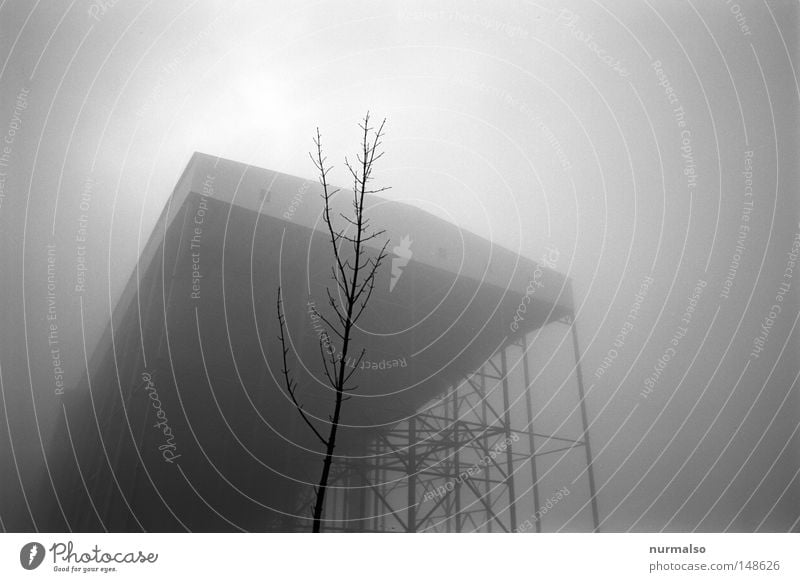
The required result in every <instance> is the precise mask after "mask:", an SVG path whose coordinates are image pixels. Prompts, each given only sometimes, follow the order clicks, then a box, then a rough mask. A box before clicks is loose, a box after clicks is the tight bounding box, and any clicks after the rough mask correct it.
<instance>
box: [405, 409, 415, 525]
mask: <svg viewBox="0 0 800 582" xmlns="http://www.w3.org/2000/svg"><path fill="white" fill-rule="evenodd" d="M416 444H417V419H416V417H415V416H412V417H411V418H410V419H409V420H408V527H407V531H409V532H412V533H413V532H416V531H417V455H416Z"/></svg>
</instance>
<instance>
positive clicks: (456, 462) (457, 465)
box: [451, 386, 461, 533]
mask: <svg viewBox="0 0 800 582" xmlns="http://www.w3.org/2000/svg"><path fill="white" fill-rule="evenodd" d="M452 395H453V447H454V449H455V452H454V453H453V472H452V474H451V478H453V477H452V475H455V476H456V477H455V478H454V480H455V483H454V487H453V493H454V497H455V516H456V524H455V525H456V528H455V529H456V533H461V481H459V480H458V474H459V473H460V472H461V459H460V451H461V441H459V440H458V439H459V435H458V432H459V431H458V423H459V420H458V408H459V407H458V387H457V386H454V387H453V391H452Z"/></svg>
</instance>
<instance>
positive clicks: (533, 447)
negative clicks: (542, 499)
mask: <svg viewBox="0 0 800 582" xmlns="http://www.w3.org/2000/svg"><path fill="white" fill-rule="evenodd" d="M522 375H523V380H524V381H525V406H526V408H527V410H528V445H529V446H530V451H531V459H530V460H531V479H532V480H533V481H532V483H533V510H534V515H537V516H538V515H539V479H538V478H537V474H536V437H534V436H533V403H532V402H531V379H530V372H529V371H528V334H524V335H523V336H522ZM541 532H542V520H541V519H537V520H536V533H541Z"/></svg>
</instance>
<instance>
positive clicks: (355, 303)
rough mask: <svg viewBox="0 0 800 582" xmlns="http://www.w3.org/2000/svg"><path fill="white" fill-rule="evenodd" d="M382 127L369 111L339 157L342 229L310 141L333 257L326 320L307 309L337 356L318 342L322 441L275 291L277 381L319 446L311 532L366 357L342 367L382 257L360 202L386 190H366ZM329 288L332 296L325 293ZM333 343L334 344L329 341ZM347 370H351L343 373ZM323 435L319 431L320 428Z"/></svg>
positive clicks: (318, 143) (318, 145)
mask: <svg viewBox="0 0 800 582" xmlns="http://www.w3.org/2000/svg"><path fill="white" fill-rule="evenodd" d="M385 124H386V120H385V119H384V120H383V121H382V122H381V124H380V126H379V127H378V128H377V129H375V128H373V127H371V126H370V117H369V112H367V114H366V115H365V116H364V120H363V122H362V123H360V124H359V127H360V128H361V130H362V132H363V133H362V139H361V146H360V151H359V152H358V154H356V160H357V161H356V162H355V163H351V162H350V160H348V159H347V158H346V157H345V165H346V166H347V169H348V171H349V172H350V175H351V176H352V179H353V201H352V213H351V214H350V215H349V216H348V215H346V214H344V213H339V215H338V218H341V220H342V221H343V224H341V225H336V224H334V222H335V221H334V218H333V217H332V215H331V202H332V200H333V197H334V196H335V195H336V194H337V192H339V189H331V186H330V184H329V183H328V175H329V173H330V171H331V169H332V166H327V165H326V163H327V157H326V156H325V155H324V154H323V151H322V138H321V136H320V132H319V128H317V134H316V137H315V138H314V145H315V149H316V151H315V152H309V156H310V157H311V161H312V162H314V167H315V168H316V169H317V172H318V173H319V181H320V184H322V198H323V201H324V203H325V209H324V214H323V219H324V222H325V225H326V227H327V231H328V237H329V242H330V246H331V250H332V254H333V265H332V266H331V279H332V280H333V282H334V285H332V286H330V287H327V288H326V292H327V295H328V307H329V308H330V311H329V313H328V315H327V316H326V315H325V314H323V313H320V312H319V311H318V310H317V309H316V307H314V308H312V309H313V312H314V314H315V315H317V316H318V317H319V318H320V319H321V320H322V321H323V322H324V323H325V325H326V326H327V327H328V329H329V330H330V331H331V332H332V334H333V335H334V336H335V338H338V342H339V344H340V346H339V347H340V350H339V355H338V356H337V357H334V355H333V354H334V353H335V350H332V349H329V348H330V346H329V345H326V344H327V342H329V341H331V340H330V339H329V338H328V337H325V336H322V337H320V343H319V347H320V356H321V359H322V367H323V371H324V375H325V378H326V380H327V383H328V385H329V386H330V388H331V389H332V390H333V392H334V394H335V403H334V408H333V414H332V415H329V416H328V419H329V421H330V425H329V428H328V435H327V437H325V436H323V434H322V432H320V429H318V428H317V426H316V425H315V423H314V422H313V421H312V420H311V419H310V418H309V417H308V415H307V414H306V413H305V411H304V410H303V406H302V404H300V403H299V402H298V400H297V394H296V392H297V383H296V382H295V380H294V379H293V377H292V375H291V372H290V369H289V365H288V362H287V356H288V353H289V349H288V348H287V347H286V339H285V334H284V324H285V316H284V313H283V303H282V295H281V289H280V287H278V302H277V309H278V323H279V325H280V335H279V336H278V337H279V339H280V341H281V348H282V351H283V370H282V372H283V380H284V385H285V388H286V392H287V394H288V395H289V397H290V398H291V400H292V403H293V404H294V406H295V408H297V411H298V412H299V414H300V416H301V417H302V419H303V420H304V421H305V423H306V424H307V425H308V426H309V428H310V429H311V431H312V432H313V433H314V435H315V436H316V437H317V439H318V440H319V441H320V442H321V443H322V444H323V445H324V447H325V460H324V461H323V465H322V474H321V476H320V479H319V485H318V486H317V488H316V490H315V493H316V503H315V505H314V521H313V531H314V532H319V531H320V530H321V527H322V514H323V511H324V509H325V493H326V491H327V489H328V479H329V477H330V471H331V464H332V463H333V455H334V450H335V448H336V436H337V432H338V430H339V422H340V418H341V412H342V404H343V403H344V402H345V401H346V400H349V399H350V396H348V395H347V394H346V393H347V392H351V391H353V390H355V389H357V388H358V386H357V385H354V386H351V385H350V380H351V378H352V376H353V374H354V373H355V372H356V370H358V367H359V365H360V363H361V360H362V359H363V358H364V354H365V353H366V350H365V349H363V348H362V349H361V353H360V355H359V357H358V360H357V361H356V363H355V365H353V366H348V365H347V362H348V352H350V349H351V346H350V344H351V341H352V332H353V328H354V326H355V325H356V323H357V322H358V320H359V319H360V318H361V316H362V315H363V314H364V311H365V309H366V307H367V304H368V303H369V300H370V298H371V297H372V292H373V290H374V288H375V275H376V273H377V272H378V269H379V268H380V266H381V264H382V263H383V260H384V259H385V258H386V246H387V245H388V244H389V241H388V240H387V241H385V242H384V244H383V247H382V248H381V250H380V251H379V252H377V254H372V255H371V256H370V253H369V252H368V248H369V247H368V243H369V242H370V241H372V240H374V239H376V238H378V237H381V236H382V235H383V234H384V232H385V231H383V230H380V231H375V230H373V229H372V228H371V227H370V224H369V218H367V217H366V216H364V199H365V197H366V196H367V195H372V194H377V193H379V192H383V191H384V190H388V187H385V188H377V189H376V188H372V186H371V184H370V183H371V182H372V180H373V176H372V173H373V168H374V164H375V162H377V161H378V160H379V159H380V158H381V157H382V156H383V153H384V152H383V151H381V143H382V138H383V128H384V125H385ZM331 288H333V289H334V290H335V292H331ZM333 341H337V340H335V339H334V340H333ZM349 367H351V368H352V369H349V370H348V368H349ZM323 430H324V429H323Z"/></svg>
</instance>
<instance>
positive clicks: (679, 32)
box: [0, 0, 800, 531]
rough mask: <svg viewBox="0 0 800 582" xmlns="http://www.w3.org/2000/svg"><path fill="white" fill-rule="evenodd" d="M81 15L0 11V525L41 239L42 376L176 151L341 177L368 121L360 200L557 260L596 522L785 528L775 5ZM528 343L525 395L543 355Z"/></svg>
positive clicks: (96, 316) (792, 154) (791, 124)
mask: <svg viewBox="0 0 800 582" xmlns="http://www.w3.org/2000/svg"><path fill="white" fill-rule="evenodd" d="M108 4H109V5H110V6H107V7H106V8H105V9H101V8H98V7H97V6H95V7H94V8H92V3H90V2H77V3H74V4H73V5H71V6H69V7H68V6H67V5H66V4H62V3H42V4H36V5H33V4H32V3H29V2H25V1H22V0H17V1H11V2H7V3H5V4H3V6H2V7H1V8H0V79H1V80H2V81H1V82H0V87H2V88H1V89H0V134H2V135H0V139H5V140H6V141H5V142H4V143H0V148H2V147H4V146H5V147H6V148H7V160H6V161H5V163H4V164H3V165H0V172H2V175H0V179H1V180H2V182H0V184H2V190H0V193H2V198H0V200H1V201H2V204H1V205H0V224H1V225H2V226H1V227H0V228H2V240H3V248H4V252H3V253H2V263H0V264H2V277H1V279H2V283H0V285H2V302H3V310H2V333H1V334H0V346H2V349H1V351H0V366H1V368H0V380H2V385H0V388H1V389H2V394H3V400H2V408H3V411H4V412H3V415H2V417H0V425H2V431H0V435H2V436H0V446H2V459H3V465H2V467H3V472H4V475H3V477H2V481H0V483H2V487H3V492H2V495H0V496H1V497H2V505H0V508H1V509H0V518H3V519H6V516H7V515H8V514H9V513H12V514H14V512H16V511H21V510H22V509H24V504H23V503H18V502H13V505H14V508H13V509H12V508H11V505H12V502H11V498H12V495H11V494H7V492H8V491H13V498H14V499H17V500H18V499H20V497H19V488H20V482H21V483H22V487H23V488H25V489H26V490H28V489H30V490H33V489H34V488H36V487H39V486H45V487H46V486H47V483H46V480H45V481H44V482H40V478H41V473H42V469H43V467H44V464H43V455H42V443H46V442H47V435H48V431H49V429H50V427H51V426H52V425H53V423H54V422H55V418H56V417H57V415H60V414H61V405H60V402H59V398H58V395H57V394H55V386H54V377H53V366H52V361H51V349H50V345H49V344H48V330H49V327H48V326H49V323H50V322H49V321H48V319H47V313H48V303H47V299H48V296H47V293H48V291H47V274H48V273H47V266H48V262H47V257H48V254H47V249H48V245H54V248H55V249H56V253H55V256H56V259H55V261H56V273H57V276H56V278H57V284H56V292H55V302H56V305H57V326H58V340H59V348H60V350H61V352H60V359H61V362H62V363H63V366H62V367H63V370H64V380H65V383H66V385H67V386H69V385H74V384H75V383H76V382H78V380H79V379H80V376H81V374H83V373H84V372H85V370H86V360H87V358H89V357H91V354H92V352H93V350H94V347H95V345H96V343H97V341H98V338H99V335H100V333H101V331H102V330H103V329H104V328H105V326H107V325H108V321H109V314H110V310H111V309H112V308H113V306H114V304H115V300H116V298H117V297H118V295H119V293H120V291H121V289H122V286H123V285H124V284H125V282H127V280H128V278H129V276H130V274H131V271H132V269H133V267H134V265H135V261H136V259H137V257H138V254H139V250H140V249H141V248H142V246H143V245H144V242H145V241H146V240H147V237H148V236H149V234H150V232H151V231H152V228H153V225H154V223H155V220H156V218H157V217H158V215H159V214H160V212H161V210H162V208H163V207H164V204H165V202H166V200H167V198H168V197H169V195H170V194H171V192H172V188H173V186H174V185H175V183H176V182H177V180H178V178H179V176H180V174H181V172H182V171H183V169H184V167H185V165H186V163H187V162H188V160H189V158H190V156H191V154H192V153H193V152H194V151H201V152H204V153H208V154H212V155H217V156H220V157H224V158H229V159H232V160H237V161H241V162H246V163H250V164H253V165H257V166H261V167H265V168H269V169H272V170H277V171H281V172H285V173H289V174H293V175H298V176H303V177H308V178H313V177H314V171H313V170H314V168H313V166H312V165H311V162H310V161H309V159H308V156H307V154H306V152H307V151H308V150H309V147H310V146H311V145H312V143H311V136H312V134H313V132H314V130H315V128H316V127H317V126H319V127H320V129H321V131H322V132H323V138H324V139H325V144H326V147H327V150H328V152H329V154H330V157H331V160H332V161H333V162H334V163H336V164H337V167H336V169H335V171H334V177H333V180H334V181H335V182H337V183H340V184H342V185H343V186H348V185H349V184H348V179H347V175H346V172H345V170H344V167H343V165H342V164H341V160H342V157H343V155H344V154H345V153H351V154H352V153H354V147H355V145H356V143H357V139H358V129H357V126H356V124H357V122H358V120H359V118H360V117H361V116H362V115H363V113H364V112H365V111H366V110H367V109H369V110H371V111H372V113H373V115H375V116H377V117H386V118H387V119H388V122H387V138H386V141H385V150H386V152H387V154H386V157H385V158H384V159H383V160H381V162H382V165H381V166H380V168H379V169H378V179H379V180H380V182H381V184H382V185H390V186H391V187H392V189H391V190H390V191H388V192H387V193H386V194H385V195H386V197H388V198H391V199H394V200H401V201H406V202H408V203H410V204H414V205H417V206H419V207H421V208H423V209H425V210H427V211H429V212H431V213H434V214H436V215H438V216H441V217H442V218H444V219H446V220H449V221H451V222H453V223H455V224H457V225H459V226H461V227H463V228H465V229H467V230H470V231H473V232H475V233H477V234H479V235H481V236H484V237H486V238H487V239H490V240H492V241H494V242H496V243H497V244H500V245H503V246H505V247H507V248H509V249H512V250H514V251H516V252H518V253H520V254H523V255H525V256H528V257H530V258H532V259H534V260H536V259H538V258H539V257H540V256H541V254H542V252H543V251H544V248H545V247H546V246H548V245H549V246H550V247H554V248H556V249H558V251H559V259H558V264H557V265H556V268H557V269H558V270H559V271H561V272H562V273H565V274H566V275H567V276H569V277H570V278H571V279H572V281H573V285H574V289H575V301H576V311H577V320H578V332H579V336H580V341H581V348H582V350H583V352H584V353H583V356H582V361H581V365H582V368H583V374H584V377H585V379H586V385H587V389H588V395H587V404H588V409H589V413H590V419H591V421H592V425H591V433H590V434H591V438H592V442H593V447H594V453H595V459H596V460H595V471H596V474H597V480H598V487H599V489H600V493H599V494H598V504H599V508H600V514H601V520H602V529H605V530H619V531H625V530H628V529H634V530H651V529H656V530H660V529H662V528H666V529H669V530H692V529H695V528H697V529H699V530H709V531H721V530H724V529H726V528H730V529H732V530H737V531H738V530H742V531H752V530H755V529H758V528H761V529H762V530H777V531H787V530H789V529H791V528H794V530H797V528H798V523H797V519H798V516H800V513H799V512H798V507H800V491H799V490H798V481H797V475H798V471H800V454H798V442H799V441H798V435H797V433H796V432H795V429H796V427H797V425H798V413H800V410H798V399H797V374H798V365H797V361H798V342H797V328H796V323H797V316H798V309H797V306H798V290H799V289H798V287H800V280H798V279H797V277H796V276H795V277H794V278H792V279H785V278H784V275H785V273H786V268H787V261H789V260H790V257H789V255H788V253H789V252H790V251H791V250H792V244H793V241H794V240H795V237H797V236H798V233H800V216H799V215H798V204H797V183H798V170H797V159H798V123H797V111H798V99H799V98H800V85H799V84H798V77H797V68H798V63H797V46H798V45H797V32H798V26H797V24H798V9H797V4H796V3H795V2H789V1H780V2H769V3H764V2H755V1H752V2H750V1H742V2H739V3H738V4H735V3H733V2H726V1H724V0H720V1H714V2H699V1H691V2H689V1H677V0H676V1H672V0H670V1H667V2H653V1H647V0H645V1H642V2H633V1H624V2H623V1H616V2H592V1H582V2H567V3H563V4H561V3H553V2H512V3H509V5H508V6H504V7H503V9H497V8H493V6H494V5H492V6H489V5H487V4H483V3H477V2H402V3H401V2H387V3H375V2H367V1H362V2H355V1H350V2H345V3H326V2H296V3H292V4H293V6H292V7H291V8H289V7H287V3H278V2H272V3H260V2H169V3H158V4H156V3H145V2H127V1H126V2H118V3H116V4H114V3H108ZM112 4H113V5H112ZM734 7H735V8H734ZM737 16H738V18H737ZM604 59H605V60H604ZM11 132H13V134H12V133H11ZM9 140H10V141H9ZM682 148H683V149H682ZM0 153H2V151H0ZM750 167H752V169H751V170H750V169H749V168H750ZM745 171H752V175H751V176H750V175H746V174H744V172H745ZM746 180H752V184H751V186H748V184H747V183H746ZM87 183H88V184H89V186H87ZM748 187H751V188H752V195H751V196H748V195H747V194H746V188H748ZM82 202H83V203H84V204H83V205H82ZM750 202H752V205H749V203H750ZM744 208H748V209H749V210H747V211H744V210H743V209H744ZM744 215H746V216H747V218H746V219H745V218H743V216H744ZM742 225H746V226H747V227H748V228H747V230H746V236H745V237H744V239H741V238H739V239H737V237H738V236H739V235H740V233H741V232H742ZM82 238H84V239H86V240H81V239H82ZM737 240H739V241H742V240H743V243H742V244H741V245H740V247H741V248H740V250H737ZM82 245H85V247H86V252H87V254H86V255H85V265H86V271H85V273H86V275H85V276H86V283H85V285H84V286H83V289H82V290H80V291H76V287H75V286H76V283H77V282H78V280H77V278H78V263H79V262H81V261H79V257H83V255H81V254H80V253H79V250H80V248H79V247H81V246H82ZM742 249H743V250H742ZM734 256H738V257H740V259H739V260H737V267H736V269H735V275H734V276H733V278H732V280H731V281H732V282H731V283H730V287H729V291H728V292H723V290H724V289H725V288H726V287H725V280H726V277H728V275H729V269H730V268H731V264H732V261H733V257H734ZM798 273H800V270H797V269H795V275H797V274H798ZM643 281H650V282H649V283H648V284H647V285H648V286H647V289H646V293H645V294H644V296H643V299H641V300H640V303H641V305H640V307H639V308H638V310H637V311H636V317H635V318H630V317H629V314H630V313H631V309H632V307H633V306H634V304H635V302H636V301H637V298H636V294H637V292H640V291H641V288H642V284H643ZM698 282H702V285H701V289H702V292H701V293H700V294H699V296H698V297H696V298H695V299H696V309H695V310H694V311H693V312H692V314H691V317H690V319H689V321H688V323H685V322H683V321H682V318H683V317H684V314H685V313H686V312H687V307H688V306H690V305H691V299H692V295H693V294H694V293H695V291H694V290H695V288H696V287H697V285H698ZM782 283H789V288H788V291H787V294H786V295H785V300H783V301H779V300H778V299H776V297H777V296H778V295H779V294H780V293H779V289H780V285H781V284H782ZM779 303H780V305H781V306H782V311H781V313H780V314H779V316H778V317H777V318H775V319H774V321H773V322H772V323H769V324H768V325H765V320H768V319H770V311H771V310H772V306H773V305H776V304H779ZM626 322H628V323H630V325H628V326H626ZM762 325H764V327H766V328H768V329H769V331H768V333H767V335H766V336H764V335H763V334H762V330H763V329H764V327H762ZM680 328H684V329H685V330H686V331H685V334H682V332H681V331H680ZM622 329H626V332H625V334H624V340H623V342H622V344H621V345H620V344H619V343H617V344H616V345H615V343H614V342H615V339H617V340H618V336H619V334H620V332H621V330H622ZM676 333H677V334H682V335H680V337H679V338H678V340H677V344H673V343H671V340H672V339H673V338H675V337H676ZM545 335H546V334H545ZM551 335H552V334H551ZM557 335H558V334H557V333H555V336H554V337H551V338H550V340H547V341H545V340H546V338H545V339H543V340H542V344H541V345H542V348H541V352H537V355H536V358H537V361H538V360H540V362H541V368H540V369H539V370H537V373H539V374H540V375H539V377H538V378H537V383H540V384H542V385H550V386H552V385H558V383H560V382H562V381H563V380H564V378H565V377H566V375H567V374H568V373H569V372H570V369H569V368H568V364H565V363H564V358H563V357H562V356H561V355H559V354H561V352H562V351H563V350H564V349H566V348H565V345H564V344H562V343H560V342H561V339H560V338H559V337H557ZM759 337H762V338H766V339H765V341H764V342H762V344H761V345H762V346H763V351H761V352H759V353H757V354H756V355H755V356H753V355H752V354H753V351H754V348H755V347H757V345H759V344H756V343H754V340H757V339H758V338H759ZM671 347H674V353H673V352H669V353H670V354H672V355H671V357H670V360H669V362H668V363H667V364H666V365H664V366H662V368H663V369H661V370H660V371H659V372H658V376H657V381H655V383H654V387H653V388H652V391H651V392H649V393H647V395H646V396H643V395H642V392H643V390H644V389H645V388H646V387H647V384H646V381H647V379H648V378H652V375H653V374H654V373H655V368H654V367H656V366H657V365H658V361H659V358H663V357H664V355H665V353H667V351H668V350H669V349H670V348H671ZM610 350H616V351H615V352H613V354H614V355H613V357H611V355H610V354H611V352H610ZM551 356H552V357H551ZM604 358H606V359H607V360H606V364H607V367H606V368H605V369H603V371H602V373H598V370H599V369H601V367H602V365H603V359H604ZM6 418H10V419H13V420H12V421H11V422H10V428H9V423H8V422H7V421H6ZM9 432H10V433H11V438H10V441H9ZM10 443H11V444H13V449H12V447H11V446H10ZM17 470H19V474H18V473H17ZM18 475H19V477H18ZM762 478H764V479H763V482H762ZM561 485H562V484H561V483H559V482H558V480H557V478H555V480H554V481H553V489H554V490H555V489H557V488H558V487H559V486H561ZM20 508H22V509H20ZM567 519H568V518H567ZM578 525H581V524H578ZM583 525H585V524H583ZM565 529H579V528H576V524H575V523H573V524H568V525H566V526H565Z"/></svg>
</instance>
